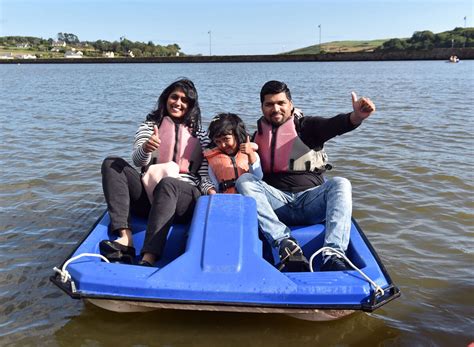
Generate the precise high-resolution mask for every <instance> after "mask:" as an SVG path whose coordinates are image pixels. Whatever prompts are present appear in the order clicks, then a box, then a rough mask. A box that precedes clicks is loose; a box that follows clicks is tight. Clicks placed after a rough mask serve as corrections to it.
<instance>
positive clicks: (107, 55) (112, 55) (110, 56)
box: [104, 52, 115, 58]
mask: <svg viewBox="0 0 474 347" xmlns="http://www.w3.org/2000/svg"><path fill="white" fill-rule="evenodd" d="M114 56H115V55H114V52H105V53H104V57H106V58H113V57H114Z"/></svg>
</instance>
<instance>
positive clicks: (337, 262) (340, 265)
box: [321, 255, 353, 271]
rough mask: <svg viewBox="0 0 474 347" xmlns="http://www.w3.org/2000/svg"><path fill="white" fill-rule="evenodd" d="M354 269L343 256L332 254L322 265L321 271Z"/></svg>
mask: <svg viewBox="0 0 474 347" xmlns="http://www.w3.org/2000/svg"><path fill="white" fill-rule="evenodd" d="M347 270H353V269H352V267H351V266H350V265H349V264H348V263H347V262H346V261H345V260H344V259H342V258H339V257H338V256H336V255H331V256H330V257H329V259H328V260H327V261H326V262H325V263H324V264H323V265H321V271H347Z"/></svg>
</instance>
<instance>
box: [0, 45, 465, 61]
mask: <svg viewBox="0 0 474 347" xmlns="http://www.w3.org/2000/svg"><path fill="white" fill-rule="evenodd" d="M451 55H456V56H458V58H459V59H461V60H467V59H474V48H454V49H453V48H438V49H433V50H429V51H403V52H352V53H324V54H300V55H278V54H275V55H213V56H181V57H153V58H80V59H66V58H61V59H41V58H38V59H3V60H2V59H0V64H18V63H21V64H71V63H76V64H100V63H107V64H111V63H260V62H304V61H384V60H388V61H393V60H448V59H449V57H450V56H451Z"/></svg>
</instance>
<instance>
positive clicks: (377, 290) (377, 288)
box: [309, 247, 385, 295]
mask: <svg viewBox="0 0 474 347" xmlns="http://www.w3.org/2000/svg"><path fill="white" fill-rule="evenodd" d="M324 251H329V252H326V255H337V256H340V257H342V258H344V260H345V261H347V263H348V264H349V265H350V266H351V267H352V268H353V269H354V270H356V271H357V272H358V273H360V274H361V275H362V277H364V278H365V279H366V280H367V281H368V282H369V283H370V284H371V285H372V286H373V287H374V288H375V294H377V293H378V294H380V295H384V294H385V292H384V290H383V289H382V288H381V287H380V286H379V285H378V284H377V283H375V282H374V281H372V280H371V279H370V278H369V276H367V275H366V274H365V273H363V272H362V271H361V270H360V269H359V268H358V267H357V266H355V265H354V264H352V262H351V261H350V260H349V259H348V258H347V257H346V255H345V254H344V253H342V252H341V251H339V250H337V249H334V248H332V247H323V248H320V249H319V250H318V251H316V252H314V253H313V255H312V256H311V258H309V269H310V270H311V272H314V270H313V260H314V257H316V256H317V255H318V254H319V253H321V252H324Z"/></svg>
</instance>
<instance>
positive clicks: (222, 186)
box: [219, 180, 235, 192]
mask: <svg viewBox="0 0 474 347" xmlns="http://www.w3.org/2000/svg"><path fill="white" fill-rule="evenodd" d="M234 187H235V180H225V181H222V182H220V183H219V191H220V192H225V191H226V190H227V189H229V188H234Z"/></svg>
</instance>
